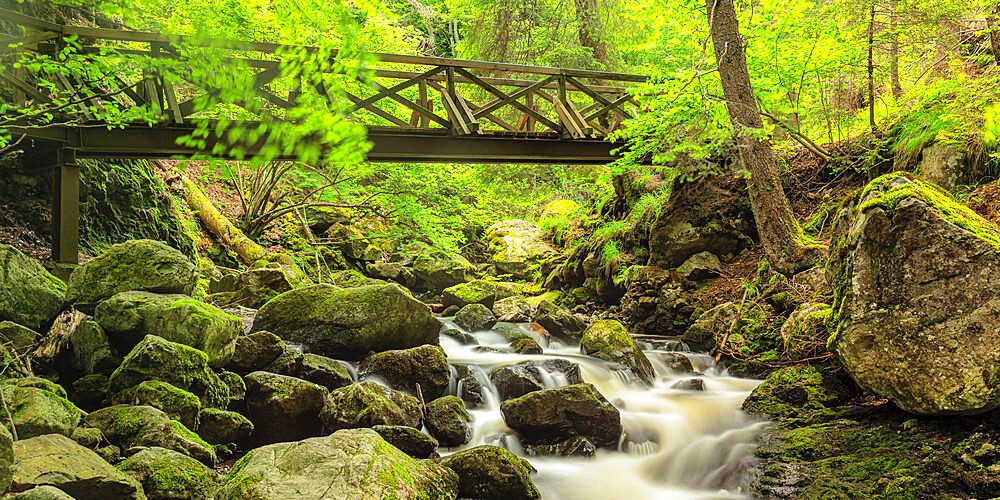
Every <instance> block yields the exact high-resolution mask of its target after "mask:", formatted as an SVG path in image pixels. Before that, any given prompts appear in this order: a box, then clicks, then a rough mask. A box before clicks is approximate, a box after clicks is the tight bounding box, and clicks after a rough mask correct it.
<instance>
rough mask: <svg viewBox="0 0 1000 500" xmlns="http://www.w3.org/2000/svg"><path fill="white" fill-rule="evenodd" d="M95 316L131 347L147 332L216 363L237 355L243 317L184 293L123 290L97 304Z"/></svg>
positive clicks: (114, 339)
mask: <svg viewBox="0 0 1000 500" xmlns="http://www.w3.org/2000/svg"><path fill="white" fill-rule="evenodd" d="M94 319H95V320H96V321H97V322H98V323H100V325H101V327H102V328H103V329H104V332H105V333H107V335H108V337H109V338H110V339H111V340H112V342H114V343H117V344H119V345H123V346H124V347H125V349H128V348H131V347H132V346H134V345H135V344H136V343H138V342H139V340H141V339H142V338H143V337H144V336H146V335H150V334H152V335H157V336H159V337H162V338H164V339H166V340H169V341H171V342H177V343H180V344H184V345H187V346H191V347H194V348H195V349H198V350H201V351H204V352H205V354H208V356H209V360H210V361H211V363H212V365H213V366H224V365H225V364H226V363H228V362H229V359H230V358H231V357H232V355H233V349H234V347H235V341H236V337H237V335H239V334H240V333H241V332H242V331H243V322H242V321H241V320H240V318H238V317H236V316H233V315H232V314H227V313H225V312H223V311H222V310H221V309H219V308H217V307H215V306H213V305H209V304H206V303H204V302H201V301H198V300H195V299H192V298H191V297H187V296H184V295H160V294H155V293H150V292H122V293H119V294H116V295H115V296H113V297H111V298H110V299H108V300H105V301H103V302H101V303H100V305H98V306H97V312H96V313H95V314H94Z"/></svg>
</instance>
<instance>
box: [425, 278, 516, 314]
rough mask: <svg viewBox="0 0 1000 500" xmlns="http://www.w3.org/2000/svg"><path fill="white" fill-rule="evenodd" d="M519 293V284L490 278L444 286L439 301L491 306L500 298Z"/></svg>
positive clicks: (462, 304)
mask: <svg viewBox="0 0 1000 500" xmlns="http://www.w3.org/2000/svg"><path fill="white" fill-rule="evenodd" d="M520 293H521V285H518V284H517V283H504V282H501V281H492V280H472V281H469V282H468V283H459V284H457V285H455V286H450V287H448V288H445V289H444V291H443V292H442V293H441V303H442V304H444V305H445V306H452V305H454V306H458V307H459V308H462V307H465V306H467V305H469V304H482V305H484V306H486V307H488V308H492V307H493V304H494V303H495V302H496V301H498V300H502V299H506V298H510V297H514V296H516V295H519V294H520Z"/></svg>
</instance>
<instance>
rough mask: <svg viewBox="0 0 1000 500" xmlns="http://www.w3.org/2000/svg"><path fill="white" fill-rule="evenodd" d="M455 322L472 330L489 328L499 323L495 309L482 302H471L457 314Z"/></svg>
mask: <svg viewBox="0 0 1000 500" xmlns="http://www.w3.org/2000/svg"><path fill="white" fill-rule="evenodd" d="M455 324H456V325H458V326H460V327H462V328H464V329H466V330H468V331H470V332H475V331H480V330H489V329H490V328H492V327H493V325H495V324H497V318H496V316H494V315H493V311H490V309H489V308H488V307H486V306H484V305H482V304H469V305H467V306H465V307H463V308H462V309H460V310H459V311H458V313H457V314H455Z"/></svg>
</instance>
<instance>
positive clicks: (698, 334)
mask: <svg viewBox="0 0 1000 500" xmlns="http://www.w3.org/2000/svg"><path fill="white" fill-rule="evenodd" d="M734 322H735V323H734ZM734 325H735V326H734ZM741 326H742V319H740V310H739V308H738V307H737V306H736V304H734V303H732V302H725V303H722V304H719V305H717V306H715V307H713V308H711V309H709V310H707V311H705V312H704V313H702V315H701V316H699V317H698V319H697V320H695V322H694V323H692V324H691V326H690V327H688V329H687V330H686V331H685V332H684V335H682V336H681V340H683V341H684V343H686V344H687V345H688V347H690V348H691V350H693V351H703V352H707V351H709V350H711V349H714V348H715V343H716V336H718V337H719V338H721V337H722V336H723V335H724V334H725V333H726V332H727V331H729V329H730V328H732V329H733V331H735V332H738V331H740V328H741Z"/></svg>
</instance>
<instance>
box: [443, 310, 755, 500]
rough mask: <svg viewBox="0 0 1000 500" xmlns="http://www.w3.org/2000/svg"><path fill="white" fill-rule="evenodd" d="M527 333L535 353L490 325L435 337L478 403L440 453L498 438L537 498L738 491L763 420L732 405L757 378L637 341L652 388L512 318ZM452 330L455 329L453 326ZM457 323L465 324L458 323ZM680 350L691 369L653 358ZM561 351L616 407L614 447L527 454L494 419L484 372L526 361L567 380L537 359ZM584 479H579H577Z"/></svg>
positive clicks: (496, 410) (676, 345)
mask: <svg viewBox="0 0 1000 500" xmlns="http://www.w3.org/2000/svg"><path fill="white" fill-rule="evenodd" d="M442 322H443V323H445V325H446V328H459V327H458V326H457V325H455V324H454V323H453V322H451V321H450V318H442ZM518 326H519V328H520V330H521V331H523V332H524V333H525V334H526V335H528V336H530V337H532V338H533V339H535V340H536V341H537V342H538V343H539V345H541V346H543V353H542V354H526V355H522V354H516V353H513V352H511V350H510V348H509V347H508V340H507V339H506V338H505V337H504V336H503V335H501V334H500V333H498V332H496V331H481V332H467V333H470V334H472V335H473V336H474V337H475V338H476V340H477V341H478V342H479V345H462V344H461V343H459V342H458V341H457V340H455V339H453V338H451V337H447V336H442V337H441V346H442V348H444V350H445V352H446V353H447V355H448V361H449V363H452V364H454V365H463V366H465V367H467V368H468V370H469V371H468V375H471V377H472V378H473V379H474V380H475V381H476V382H477V383H478V384H479V385H480V386H481V395H482V400H483V404H482V405H480V406H478V407H476V408H470V409H469V413H470V414H471V415H472V424H473V435H472V440H471V441H470V442H469V443H468V444H466V445H464V446H462V447H458V448H453V449H449V450H444V449H441V450H439V451H440V452H441V453H443V454H448V453H453V452H455V451H459V450H462V449H467V448H472V447H475V446H479V445H482V444H492V445H496V446H502V447H504V448H506V449H508V450H510V451H512V452H514V453H516V454H518V455H520V456H523V457H525V458H528V460H529V461H530V462H531V463H532V465H534V466H535V468H537V469H538V473H537V474H535V475H534V480H535V483H536V484H537V485H538V488H539V490H541V492H542V496H543V498H546V499H567V500H569V499H572V500H576V499H580V498H628V499H630V500H644V499H682V498H740V497H742V495H741V494H740V493H739V492H738V491H727V490H726V489H725V488H727V487H729V486H730V485H731V484H732V480H733V479H734V478H735V477H736V476H737V475H738V474H739V473H740V472H741V471H742V470H743V468H744V466H745V464H746V461H747V460H748V459H749V457H750V452H751V451H752V448H753V445H752V443H753V440H754V438H755V436H756V435H757V434H758V433H759V432H760V430H761V428H762V426H763V425H764V423H763V422H761V421H759V420H757V419H754V418H752V417H750V416H749V415H746V414H745V413H743V411H742V410H741V409H740V406H741V404H742V402H743V400H744V399H745V398H746V396H747V395H749V394H750V392H751V391H752V390H753V389H754V387H756V386H757V384H758V383H759V381H755V380H747V379H740V378H737V377H732V376H730V375H729V374H728V373H727V372H726V370H725V369H724V368H719V367H716V366H715V363H714V359H713V358H712V357H711V356H708V355H705V354H696V353H690V352H683V351H679V349H680V348H682V347H683V344H681V343H680V342H679V341H678V342H669V341H659V343H657V344H654V343H652V342H646V343H644V345H645V346H646V347H654V346H655V347H657V348H658V349H659V350H656V351H653V350H649V351H647V352H648V354H649V356H648V357H649V359H650V362H651V363H652V365H653V369H654V371H655V373H656V380H655V382H654V383H653V385H652V386H651V387H647V386H645V385H644V384H639V383H636V378H635V375H634V374H633V373H631V371H629V370H627V369H622V367H621V366H619V365H617V364H613V363H608V362H605V361H602V360H599V359H596V358H592V357H589V356H585V355H582V354H580V351H579V346H578V345H567V344H565V343H563V342H557V341H552V342H551V343H547V342H548V340H549V339H548V338H547V337H543V336H542V335H539V334H538V332H535V331H534V330H533V329H532V328H530V326H529V325H526V324H520V325H518ZM459 329H460V330H461V328H459ZM463 331H464V330H463ZM668 350H669V351H670V353H671V354H670V355H671V356H677V355H682V356H684V357H686V358H687V360H688V361H690V363H691V366H692V367H693V369H694V371H695V372H696V374H691V373H677V372H675V371H673V370H672V369H671V368H670V367H668V366H667V364H666V363H665V362H664V361H663V360H662V359H661V357H660V355H658V354H661V355H663V353H664V352H665V351H668ZM553 359H563V360H566V361H570V362H573V363H576V364H577V365H578V366H579V368H580V375H581V376H582V378H583V380H584V381H585V382H588V383H591V384H593V385H594V386H595V387H597V389H598V390H599V391H600V392H601V394H603V395H604V397H605V398H606V399H607V400H608V401H610V402H611V403H612V404H613V405H615V407H616V408H618V410H619V411H620V412H621V419H622V426H623V427H624V433H623V434H622V437H621V440H620V442H619V446H618V449H617V450H608V449H600V450H598V451H597V453H596V455H595V456H594V457H593V458H589V459H587V458H565V457H547V456H528V455H526V454H525V452H524V447H523V446H522V444H521V442H520V440H519V439H518V436H517V434H516V433H515V432H514V431H512V430H511V429H510V428H509V427H507V425H506V424H505V423H504V421H503V416H502V414H501V412H500V403H501V401H500V396H499V391H498V390H497V388H496V387H495V386H494V385H493V383H492V382H491V381H490V378H489V374H490V373H491V372H492V371H493V370H496V369H498V368H501V367H504V366H507V365H512V364H516V363H522V362H525V361H535V362H536V363H535V364H534V367H535V368H537V374H538V380H539V381H540V382H541V385H542V386H543V387H544V388H546V389H549V388H553V387H560V386H564V385H568V384H569V383H570V382H569V380H568V379H567V376H566V374H565V373H563V372H562V371H559V369H555V368H554V367H553V366H551V365H548V366H542V363H544V362H545V361H546V360H553ZM452 372H453V373H452V382H451V383H450V384H449V393H450V394H456V395H460V394H462V393H463V390H464V389H465V386H464V384H465V383H466V382H465V380H466V379H459V377H457V376H456V375H457V374H456V373H455V371H454V369H453V370H452ZM694 377H697V378H700V379H702V382H703V386H704V391H686V390H679V389H672V388H671V386H672V385H673V384H674V383H676V382H678V381H680V380H684V379H690V378H694ZM581 478H586V480H581Z"/></svg>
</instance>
